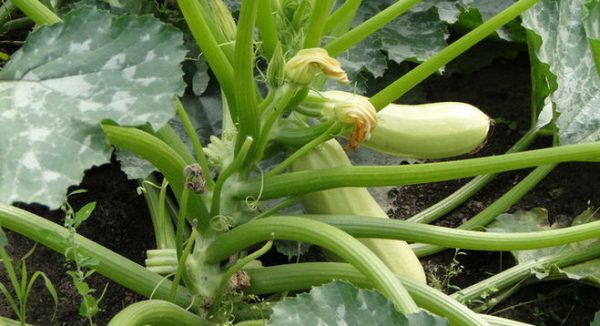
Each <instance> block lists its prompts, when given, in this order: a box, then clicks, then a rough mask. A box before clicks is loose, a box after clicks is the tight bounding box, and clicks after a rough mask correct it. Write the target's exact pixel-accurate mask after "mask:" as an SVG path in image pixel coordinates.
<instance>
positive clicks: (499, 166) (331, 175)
mask: <svg viewBox="0 0 600 326" xmlns="http://www.w3.org/2000/svg"><path fill="white" fill-rule="evenodd" d="M599 158H600V142H594V143H586V144H576V145H565V146H560V147H553V148H545V149H538V150H532V151H526V152H521V153H512V154H504V155H497V156H491V157H480V158H474V159H466V160H457V161H450V162H437V163H427V164H415V165H400V166H353V167H339V168H332V169H318V170H309V171H300V172H292V173H286V174H283V175H276V176H271V177H265V178H264V187H262V188H261V180H256V179H255V180H252V181H249V182H244V183H240V184H238V185H237V189H236V196H237V197H240V198H245V197H247V196H256V194H258V193H259V191H261V189H262V198H263V199H271V198H276V197H284V196H291V195H300V194H304V193H307V192H310V191H317V190H325V189H331V188H336V187H373V186H397V185H411V184H418V183H428V182H436V181H446V180H452V179H458V178H466V177H472V176H476V175H481V174H488V173H498V172H503V171H511V170H518V169H523V168H528V167H534V166H539V165H544V164H554V163H561V162H567V161H598V160H599Z"/></svg>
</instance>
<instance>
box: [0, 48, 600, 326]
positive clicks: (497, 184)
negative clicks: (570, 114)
mask: <svg viewBox="0 0 600 326" xmlns="http://www.w3.org/2000/svg"><path fill="white" fill-rule="evenodd" d="M419 92H420V93H421V94H424V95H426V97H427V99H428V100H429V101H464V102H469V103H472V104H474V105H476V106H478V107H480V108H481V109H482V110H484V111H485V112H487V113H488V114H489V115H490V116H491V117H492V118H494V119H495V120H496V121H497V123H496V127H495V130H494V133H493V135H492V136H491V138H490V139H489V141H488V144H487V145H486V147H485V148H484V149H483V150H481V151H480V152H479V153H477V154H476V155H492V154H501V153H503V152H504V151H506V150H507V149H508V148H509V147H510V146H512V145H513V144H514V143H515V141H516V140H517V139H519V137H520V136H521V135H522V134H523V133H524V132H525V131H526V130H527V128H528V126H529V120H528V119H529V109H528V108H529V105H530V100H529V92H530V88H529V68H528V62H527V58H526V57H525V56H519V57H518V58H516V59H515V60H510V61H507V60H497V61H495V62H494V64H493V65H491V66H489V67H486V68H484V69H482V70H480V71H477V72H475V73H472V74H469V75H455V76H452V77H451V78H446V77H433V78H430V79H429V80H428V81H427V82H426V83H424V87H423V88H421V89H420V90H419ZM546 145H547V139H541V140H540V141H539V142H538V143H536V144H535V146H546ZM526 173H527V171H518V172H511V173H505V174H502V175H500V176H499V177H498V178H497V179H496V180H495V181H494V182H492V183H491V184H489V185H488V186H487V187H486V188H485V189H484V190H483V191H481V192H480V193H479V194H478V195H476V196H475V197H473V198H472V199H471V200H469V201H468V202H466V203H465V204H463V205H462V206H460V207H459V208H457V209H456V210H455V211H454V212H453V213H452V214H450V215H448V216H446V217H445V218H443V219H442V220H440V221H438V222H437V224H440V225H445V226H456V225H458V224H460V223H461V222H463V221H464V220H466V219H468V218H470V217H471V216H473V215H475V214H477V213H478V212H479V211H481V210H482V209H483V208H485V207H486V206H487V205H489V204H490V203H492V202H493V201H494V200H496V199H497V198H498V197H499V196H500V195H501V194H503V193H504V192H505V191H506V190H508V189H510V187H512V186H513V185H514V184H515V183H516V182H518V181H519V180H521V179H522V178H523V177H524V176H525V175H526ZM467 181H468V180H456V181H451V182H443V183H435V184H427V185H416V186H406V187H400V188H397V189H395V190H394V191H395V194H396V195H397V198H395V199H394V207H395V208H394V209H393V211H391V212H390V213H391V214H393V215H394V216H396V217H398V218H407V217H410V216H411V215H413V214H415V213H417V212H419V211H420V210H422V209H424V208H426V207H428V206H429V205H431V204H433V203H435V202H436V201H438V200H440V199H442V198H444V197H445V196H447V195H448V194H450V193H452V191H454V190H456V189H458V188H459V187H460V186H461V185H463V184H464V183H466V182H467ZM599 181H600V166H599V165H597V164H596V165H593V164H583V163H572V164H564V165H561V166H559V167H558V168H557V169H556V170H555V171H553V172H552V173H551V174H550V175H549V176H548V177H547V178H546V179H545V180H544V181H543V182H542V183H540V184H539V185H538V186H537V187H536V188H535V189H534V190H533V191H531V192H530V193H529V194H528V195H527V196H525V198H523V199H522V200H521V201H519V203H517V204H516V205H515V206H514V207H513V208H511V211H514V210H516V209H525V210H528V209H531V208H534V207H544V208H546V209H547V210H548V212H549V216H550V218H551V220H552V221H555V220H559V221H561V222H564V221H568V220H569V219H572V218H573V217H574V216H576V215H577V214H579V213H580V212H581V211H583V210H584V209H585V208H586V207H587V206H588V205H592V206H594V207H598V206H600V182H599ZM136 187H137V183H136V182H132V181H128V180H127V179H126V177H125V175H124V174H123V173H122V172H120V170H119V166H118V164H117V163H113V164H111V165H105V166H102V167H98V168H93V169H91V170H89V171H88V172H87V173H86V176H85V179H84V180H83V183H82V184H81V186H80V188H84V189H87V190H88V192H87V193H84V194H79V195H76V196H73V197H72V199H71V205H73V206H74V207H75V208H79V207H81V206H82V205H84V204H85V203H88V202H90V201H93V200H96V201H97V202H98V206H97V208H96V211H95V212H94V214H93V216H92V217H91V218H90V219H89V220H88V221H86V222H85V223H84V224H83V225H82V226H81V227H80V228H79V230H78V232H79V233H80V234H82V235H84V236H86V237H89V238H91V239H93V240H95V241H97V242H99V243H100V244H102V245H104V246H107V247H108V248H110V249H111V250H114V251H116V252H117V253H120V254H122V255H124V256H126V257H128V258H130V259H132V260H134V261H136V262H138V263H140V264H143V259H144V256H145V250H146V249H151V248H153V246H154V238H153V231H152V225H151V221H150V218H149V216H148V212H147V210H146V208H145V203H144V200H143V198H142V197H140V196H138V195H137V194H136ZM20 207H22V208H25V209H27V210H30V211H32V212H34V213H36V214H40V215H42V216H46V217H47V218H49V219H51V220H53V221H55V222H57V223H61V224H62V222H63V221H62V212H60V211H48V210H47V209H45V208H44V207H40V206H36V205H28V206H25V205H21V206H20ZM7 233H8V236H9V244H10V245H9V250H10V253H11V254H12V255H13V257H20V256H22V255H23V254H24V253H25V252H27V250H29V248H31V246H32V245H33V244H32V243H31V242H30V241H28V240H27V239H24V238H23V237H21V236H19V235H15V234H13V233H11V232H7ZM454 254H455V252H454V250H448V251H446V252H442V253H440V254H437V255H434V256H433V257H429V258H427V259H424V260H423V264H424V266H425V267H426V269H427V272H428V273H429V275H430V276H436V277H438V278H440V277H443V275H444V274H446V273H447V268H448V266H449V265H450V264H451V262H452V260H453V258H454ZM457 260H458V262H459V263H460V265H462V268H461V271H460V272H459V273H458V275H457V276H456V277H454V278H453V279H451V281H450V283H451V284H452V285H453V286H455V287H458V288H463V287H466V286H468V285H470V284H473V283H475V282H477V281H479V280H481V279H483V278H486V277H487V276H489V275H490V274H494V273H497V272H499V271H501V270H502V269H505V268H507V267H509V266H511V264H512V260H511V258H510V255H509V254H508V253H503V254H501V253H491V252H467V253H466V255H459V256H457ZM27 263H28V269H29V270H30V271H35V270H39V271H43V272H45V273H46V274H47V275H48V277H49V278H50V279H51V280H52V281H53V283H54V285H55V286H56V288H57V290H58V291H59V296H60V303H59V307H58V312H57V316H56V318H55V319H54V320H51V316H52V314H53V309H54V307H53V304H52V301H51V299H50V296H49V295H48V294H47V292H46V291H45V289H44V287H43V286H42V285H41V283H40V284H38V285H37V286H36V287H35V288H34V291H33V293H32V295H31V298H30V301H29V309H28V312H29V317H28V321H29V322H31V323H33V324H40V325H87V321H86V320H85V319H84V318H81V317H80V316H79V315H78V309H79V302H80V297H79V296H78V295H77V292H76V290H75V289H74V287H73V285H72V282H71V280H70V278H69V277H68V276H67V275H66V274H65V271H66V270H67V269H68V268H69V267H68V264H66V263H65V259H64V257H63V255H61V254H57V253H54V252H52V251H50V250H49V249H46V248H44V247H42V246H38V247H37V249H36V250H35V252H34V254H33V256H32V257H30V258H29V259H28V260H27ZM123 272H124V273H126V272H127V271H123ZM3 274H4V271H1V272H0V281H1V282H3V283H4V284H7V282H6V280H5V276H3ZM89 283H90V285H91V286H92V287H93V288H95V289H97V291H98V293H101V292H102V290H103V289H104V287H105V286H107V285H108V288H107V291H106V294H105V296H104V298H103V300H102V301H101V303H100V306H101V308H102V311H101V312H100V313H99V314H98V315H97V316H96V317H95V321H96V323H97V324H98V325H105V324H106V323H107V321H108V320H109V319H110V318H111V317H112V316H113V315H115V314H116V313H117V312H118V311H120V310H121V309H122V308H123V307H125V306H127V305H128V304H131V303H132V302H135V301H137V300H140V299H142V298H141V297H140V296H138V295H136V294H133V293H131V292H129V291H127V290H126V289H124V288H123V287H121V286H119V285H117V284H114V283H112V282H110V281H109V280H107V279H106V278H104V277H102V276H100V275H94V276H92V277H91V278H90V279H89ZM449 291H452V289H451V288H450V289H449ZM598 310H600V290H598V289H597V288H593V287H590V286H587V285H583V284H581V283H576V282H565V281H561V282H544V283H535V284H533V285H529V286H524V287H523V288H521V289H520V290H519V291H517V292H516V293H515V294H514V295H512V296H511V297H510V298H509V299H508V300H507V301H505V302H503V303H502V304H501V305H499V306H498V307H496V308H495V310H493V311H491V312H490V313H492V314H497V315H499V316H503V317H508V318H512V319H516V320H520V321H525V322H529V323H532V324H536V325H587V324H589V323H590V321H591V320H592V319H593V315H594V313H595V312H596V311H598ZM0 315H3V316H13V315H12V312H11V311H10V309H9V308H8V307H7V304H6V301H4V300H2V301H0ZM13 317H14V316H13Z"/></svg>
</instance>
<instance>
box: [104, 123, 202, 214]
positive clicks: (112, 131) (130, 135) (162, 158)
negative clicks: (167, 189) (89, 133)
mask: <svg viewBox="0 0 600 326" xmlns="http://www.w3.org/2000/svg"><path fill="white" fill-rule="evenodd" d="M102 129H103V130H104V132H105V133H106V135H107V136H108V140H109V142H110V143H111V144H112V145H114V146H117V147H122V148H125V149H127V150H129V151H130V152H132V153H134V154H136V155H138V156H140V157H142V158H143V159H145V160H147V161H149V162H150V163H152V164H153V165H154V166H155V167H156V168H157V169H159V170H160V172H161V173H162V174H163V175H164V176H165V178H167V180H168V181H169V184H170V185H171V189H173V192H174V193H175V196H176V197H177V198H181V194H182V192H183V185H184V181H185V180H184V176H183V172H182V171H184V169H185V167H186V165H187V163H186V161H185V160H184V159H183V158H181V156H179V154H177V152H175V151H174V150H173V149H172V148H171V147H169V146H168V145H167V144H165V143H164V142H162V141H161V140H160V139H158V138H156V137H154V136H152V135H150V134H148V133H146V132H143V131H141V130H139V129H135V128H129V127H120V126H110V125H102ZM189 205H190V207H188V212H190V215H191V218H192V219H194V218H196V219H198V221H199V223H200V224H202V223H205V224H206V225H208V220H209V218H208V209H207V208H206V206H205V205H204V202H203V201H202V200H192V201H190V203H189Z"/></svg>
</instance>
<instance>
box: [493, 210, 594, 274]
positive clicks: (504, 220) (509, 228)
mask: <svg viewBox="0 0 600 326" xmlns="http://www.w3.org/2000/svg"><path fill="white" fill-rule="evenodd" d="M597 213H598V212H597V211H594V210H593V209H591V208H588V209H586V210H585V211H583V212H582V213H581V214H579V215H578V216H576V217H575V218H574V219H573V221H572V223H571V224H572V225H579V224H584V223H589V222H593V221H595V220H597V219H598V216H597ZM553 228H556V226H555V225H548V214H547V212H546V210H544V209H542V208H535V209H533V210H531V211H527V212H525V211H518V212H516V213H514V214H502V215H500V216H499V217H498V218H497V219H496V221H495V222H494V223H492V224H491V225H490V227H489V228H487V230H488V231H491V232H537V231H544V230H548V229H553ZM596 242H598V240H595V239H594V240H588V241H582V242H577V243H571V244H566V245H562V246H557V247H549V248H541V249H535V250H521V251H512V252H511V253H512V254H513V256H514V257H515V258H516V260H517V262H518V263H519V264H521V263H524V262H528V261H532V260H535V259H540V258H542V257H546V256H550V255H554V254H559V253H560V254H562V253H567V252H568V251H569V250H573V249H578V248H585V247H586V246H589V245H591V244H594V243H596ZM532 272H533V273H534V274H535V275H536V277H537V278H539V279H544V278H547V277H552V278H559V277H562V278H568V279H573V280H581V281H586V282H588V283H592V284H594V285H596V286H600V258H598V259H592V260H588V261H586V262H584V263H580V264H576V265H571V266H568V267H565V268H558V267H556V266H549V267H547V268H543V267H541V268H539V269H536V270H534V271H532Z"/></svg>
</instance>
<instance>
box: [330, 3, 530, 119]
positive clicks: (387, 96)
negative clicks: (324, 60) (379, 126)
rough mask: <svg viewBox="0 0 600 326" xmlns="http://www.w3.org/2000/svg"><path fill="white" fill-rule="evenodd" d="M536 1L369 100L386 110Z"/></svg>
mask: <svg viewBox="0 0 600 326" xmlns="http://www.w3.org/2000/svg"><path fill="white" fill-rule="evenodd" d="M537 1H538V0H519V1H518V2H516V3H515V4H513V5H511V6H510V7H508V8H506V9H505V10H503V11H502V12H500V13H499V14H497V15H496V16H494V17H492V18H490V19H489V20H488V21H486V22H485V23H483V24H481V25H480V26H479V27H477V28H475V29H474V30H472V31H471V32H469V33H468V34H466V35H464V36H463V37H461V38H459V39H458V40H456V41H455V42H454V43H452V44H450V45H449V46H447V47H446V48H445V49H443V50H442V51H440V52H438V53H437V54H436V55H434V56H432V57H431V58H429V59H427V61H425V62H423V63H422V64H420V65H419V66H418V67H416V68H415V69H413V70H411V71H410V72H408V73H407V74H405V75H403V76H402V77H400V78H399V79H398V80H396V81H395V82H393V83H392V84H391V85H389V86H387V87H386V88H384V89H383V90H381V91H380V92H379V93H377V94H375V95H374V96H373V97H371V99H370V101H371V103H372V104H373V106H374V107H375V109H377V110H381V109H383V108H384V107H386V106H387V105H388V104H390V103H392V102H394V101H395V100H396V99H398V98H400V97H401V96H402V95H404V94H405V93H406V92H408V91H409V90H411V89H412V88H413V87H415V86H416V85H417V84H419V83H420V82H421V81H423V80H424V79H425V78H427V77H429V76H430V75H431V74H434V73H435V72H437V71H438V70H439V69H440V68H441V67H443V66H444V65H445V64H447V63H448V62H450V61H452V60H453V59H454V58H456V57H458V56H459V55H461V54H462V53H463V52H465V51H466V50H467V49H469V48H470V47H472V46H473V45H475V44H477V43H479V42H480V41H481V40H483V39H484V38H486V37H487V36H488V35H490V34H491V33H493V32H494V31H495V30H497V29H498V28H500V27H501V26H502V25H504V24H506V23H508V22H509V21H511V20H513V19H515V18H516V17H517V16H519V15H520V14H521V13H522V12H524V11H525V10H527V9H529V7H531V6H533V5H534V4H535V3H536V2H537ZM330 54H331V52H330Z"/></svg>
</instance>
